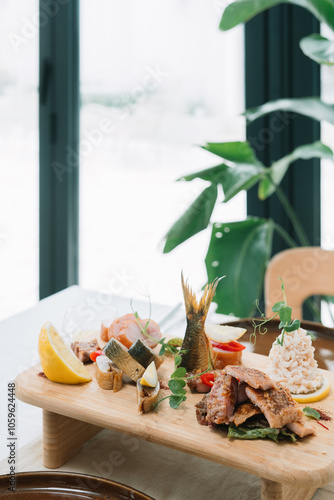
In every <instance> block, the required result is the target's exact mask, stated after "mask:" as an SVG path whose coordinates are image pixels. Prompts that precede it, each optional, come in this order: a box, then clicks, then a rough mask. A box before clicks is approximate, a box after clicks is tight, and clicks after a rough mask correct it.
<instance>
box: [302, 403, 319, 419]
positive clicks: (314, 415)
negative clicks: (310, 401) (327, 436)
mask: <svg viewBox="0 0 334 500" xmlns="http://www.w3.org/2000/svg"><path fill="white" fill-rule="evenodd" d="M303 412H304V414H305V415H306V416H307V417H310V418H315V419H316V420H319V419H320V413H319V412H318V411H317V410H315V409H314V408H310V407H309V406H305V408H303Z"/></svg>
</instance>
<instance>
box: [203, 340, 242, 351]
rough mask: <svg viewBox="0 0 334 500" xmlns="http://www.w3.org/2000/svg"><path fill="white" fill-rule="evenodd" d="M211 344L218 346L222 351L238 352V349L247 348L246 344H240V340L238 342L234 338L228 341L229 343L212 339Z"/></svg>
mask: <svg viewBox="0 0 334 500" xmlns="http://www.w3.org/2000/svg"><path fill="white" fill-rule="evenodd" d="M211 344H212V347H216V348H218V349H221V350H222V351H230V352H238V351H243V350H244V349H246V346H244V345H242V344H240V343H239V342H236V341H235V340H232V341H231V342H228V343H227V344H223V343H220V342H213V341H211Z"/></svg>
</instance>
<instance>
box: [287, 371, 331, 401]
mask: <svg viewBox="0 0 334 500" xmlns="http://www.w3.org/2000/svg"><path fill="white" fill-rule="evenodd" d="M329 390H330V385H329V382H328V380H327V378H326V377H324V378H323V382H322V385H321V387H320V389H318V390H316V391H313V392H309V393H308V394H292V393H291V396H292V397H293V399H294V400H295V401H296V402H297V403H316V402H317V401H320V400H321V399H324V398H325V397H326V396H328V394H329Z"/></svg>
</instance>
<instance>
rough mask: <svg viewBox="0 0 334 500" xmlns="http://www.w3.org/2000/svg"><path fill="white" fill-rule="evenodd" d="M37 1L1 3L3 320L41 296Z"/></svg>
mask: <svg viewBox="0 0 334 500" xmlns="http://www.w3.org/2000/svg"><path fill="white" fill-rule="evenodd" d="M38 32H39V30H38V0H29V1H27V0H17V1H15V2H10V1H9V0H5V1H2V2H0V33H1V51H0V116H1V121H0V144H1V147H0V149H1V155H2V158H1V168H0V214H1V217H0V276H1V279H0V319H2V318H4V317H6V316H9V315H11V314H13V313H16V312H18V311H20V310H22V309H25V308H27V307H29V306H31V305H33V304H35V303H36V302H37V300H38V199H39V195H38V185H39V182H38Z"/></svg>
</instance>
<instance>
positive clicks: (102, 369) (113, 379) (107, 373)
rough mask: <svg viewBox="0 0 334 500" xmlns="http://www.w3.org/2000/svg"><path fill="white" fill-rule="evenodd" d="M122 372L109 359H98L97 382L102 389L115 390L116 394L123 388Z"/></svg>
mask: <svg viewBox="0 0 334 500" xmlns="http://www.w3.org/2000/svg"><path fill="white" fill-rule="evenodd" d="M122 375H123V373H122V370H120V369H119V368H117V366H116V365H115V364H114V363H113V362H112V361H111V360H110V359H109V358H108V357H107V356H103V355H102V356H98V357H97V358H96V380H97V383H98V384H99V386H100V387H102V389H108V390H111V389H113V391H114V392H117V391H119V390H120V389H121V388H122V385H123V380H122Z"/></svg>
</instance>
